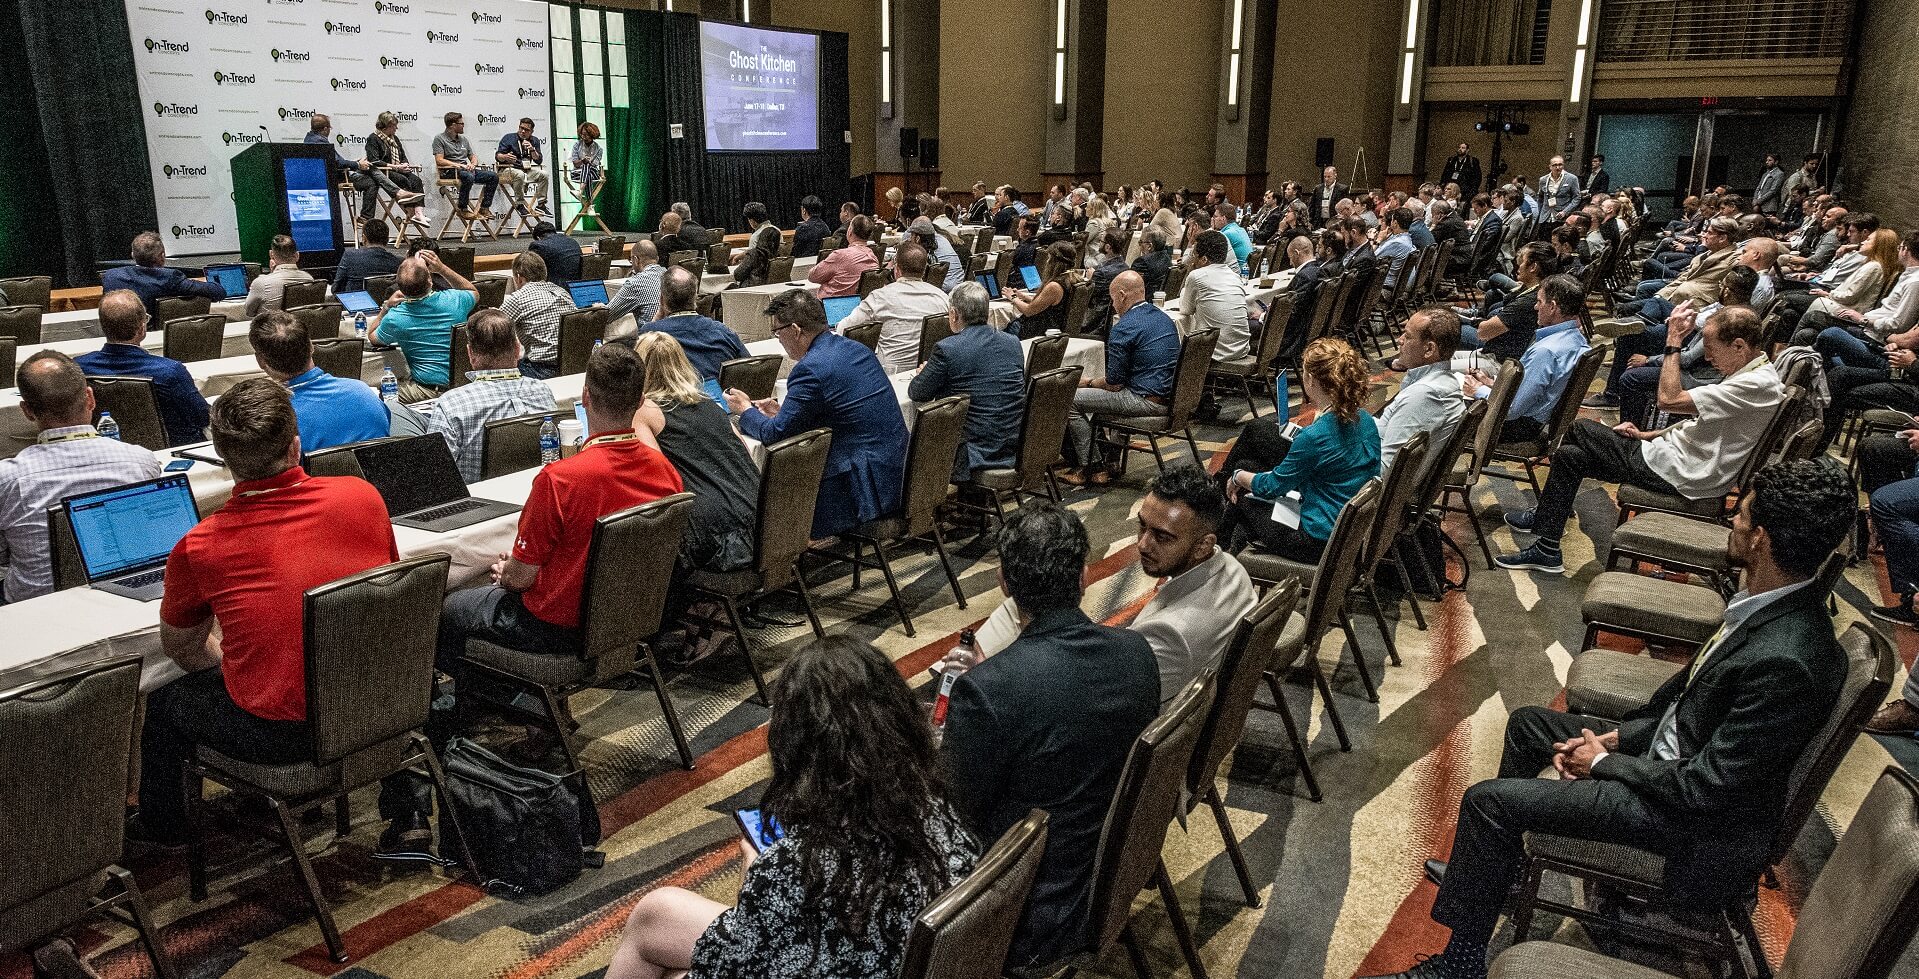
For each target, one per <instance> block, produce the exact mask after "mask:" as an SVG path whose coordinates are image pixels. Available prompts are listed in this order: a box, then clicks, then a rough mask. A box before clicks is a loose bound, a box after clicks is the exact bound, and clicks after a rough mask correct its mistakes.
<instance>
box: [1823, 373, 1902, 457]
mask: <svg viewBox="0 0 1919 979" xmlns="http://www.w3.org/2000/svg"><path fill="white" fill-rule="evenodd" d="M1826 386H1827V387H1828V388H1830V389H1831V391H1832V402H1831V403H1830V404H1828V405H1826V414H1825V419H1824V421H1825V425H1826V430H1825V433H1824V435H1823V436H1822V438H1823V441H1822V442H1821V444H1820V448H1821V449H1822V450H1823V449H1824V448H1825V447H1826V446H1828V445H1831V444H1832V440H1833V438H1834V437H1835V436H1837V435H1838V434H1839V425H1840V423H1841V422H1844V421H1845V420H1846V413H1847V412H1849V411H1851V410H1853V409H1855V408H1891V409H1892V410H1894V411H1903V412H1905V413H1906V414H1909V415H1910V414H1916V413H1919V383H1915V381H1914V379H1913V378H1912V377H1911V376H1910V375H1908V376H1907V377H1906V378H1904V379H1900V380H1894V379H1893V376H1892V371H1891V370H1884V369H1880V370H1875V369H1873V368H1870V367H1852V366H1848V365H1841V366H1838V367H1830V366H1829V367H1827V368H1826Z"/></svg>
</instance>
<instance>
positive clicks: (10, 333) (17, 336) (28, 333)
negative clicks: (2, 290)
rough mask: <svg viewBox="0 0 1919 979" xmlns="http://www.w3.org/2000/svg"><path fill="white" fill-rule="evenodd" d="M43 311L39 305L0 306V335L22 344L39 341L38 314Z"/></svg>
mask: <svg viewBox="0 0 1919 979" xmlns="http://www.w3.org/2000/svg"><path fill="white" fill-rule="evenodd" d="M9 295H11V294H9ZM44 312H46V310H44V309H42V308H41V307H39V306H0V337H5V338H6V339H9V340H12V341H14V342H16V343H22V344H28V343H39V342H40V315H41V314H42V313H44Z"/></svg>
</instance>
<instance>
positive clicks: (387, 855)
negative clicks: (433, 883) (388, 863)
mask: <svg viewBox="0 0 1919 979" xmlns="http://www.w3.org/2000/svg"><path fill="white" fill-rule="evenodd" d="M373 857H374V859H376V860H394V861H414V862H423V863H438V862H439V857H437V856H435V855H434V854H433V831H432V830H430V829H428V828H427V825H426V815H425V814H424V813H417V812H416V813H412V814H410V815H406V816H402V817H400V818H399V819H395V820H394V821H392V822H391V823H388V824H387V827H386V831H385V832H383V833H381V834H380V842H379V845H378V846H376V847H375V848H374V850H373Z"/></svg>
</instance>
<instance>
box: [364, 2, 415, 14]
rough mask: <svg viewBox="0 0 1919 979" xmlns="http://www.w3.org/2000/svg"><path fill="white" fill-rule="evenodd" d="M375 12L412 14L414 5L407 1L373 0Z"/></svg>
mask: <svg viewBox="0 0 1919 979" xmlns="http://www.w3.org/2000/svg"><path fill="white" fill-rule="evenodd" d="M373 12H374V13H376V14H410V13H412V12H413V5H412V4H407V3H388V2H387V0H373Z"/></svg>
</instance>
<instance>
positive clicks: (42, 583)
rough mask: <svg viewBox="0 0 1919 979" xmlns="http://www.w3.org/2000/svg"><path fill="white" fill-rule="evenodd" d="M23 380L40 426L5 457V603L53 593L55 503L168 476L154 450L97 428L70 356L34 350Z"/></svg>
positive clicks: (0, 594)
mask: <svg viewBox="0 0 1919 979" xmlns="http://www.w3.org/2000/svg"><path fill="white" fill-rule="evenodd" d="M15 383H16V384H17V385H18V387H19V390H20V413H21V414H22V415H24V416H26V419H27V421H30V422H32V423H33V425H34V427H35V428H38V429H39V430H40V431H39V435H38V436H36V437H35V439H34V442H33V444H32V445H29V446H27V447H26V448H23V449H21V450H20V454H19V455H16V456H14V457H13V458H11V459H6V460H0V570H4V571H5V578H4V579H0V605H5V604H6V603H8V602H19V601H25V600H26V599H29V598H32V597H34V596H36V595H44V594H47V593H48V592H51V591H53V552H52V548H51V546H50V545H49V543H48V539H47V508H48V507H51V506H54V505H56V504H58V503H59V502H60V501H61V500H62V499H65V498H66V497H69V496H72V495H74V494H75V493H86V492H91V491H93V490H99V489H109V488H112V487H114V486H123V485H125V484H127V483H137V482H139V481H141V480H143V479H153V478H154V477H156V476H159V475H160V460H159V459H158V458H157V457H155V456H154V454H153V453H152V452H149V451H147V450H146V449H143V448H141V447H139V446H137V445H133V444H130V443H127V442H121V441H119V440H118V439H110V438H103V437H101V435H100V433H99V432H97V431H95V430H94V428H93V425H92V420H93V407H94V406H93V389H92V388H90V387H88V386H87V378H86V375H85V374H83V373H82V372H81V370H80V365H78V364H75V363H74V362H73V360H72V358H70V357H68V356H67V355H66V354H63V353H60V352H59V351H56V350H43V351H41V352H40V353H37V354H34V355H33V356H31V357H29V358H27V362H26V363H24V364H21V365H20V370H19V372H18V377H17V380H16V382H15Z"/></svg>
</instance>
